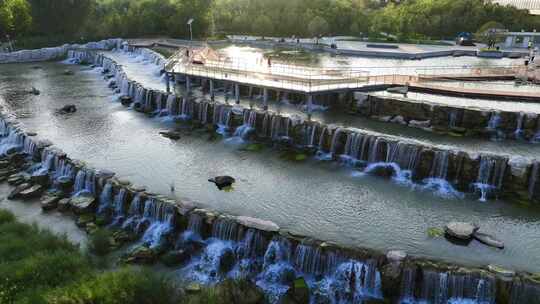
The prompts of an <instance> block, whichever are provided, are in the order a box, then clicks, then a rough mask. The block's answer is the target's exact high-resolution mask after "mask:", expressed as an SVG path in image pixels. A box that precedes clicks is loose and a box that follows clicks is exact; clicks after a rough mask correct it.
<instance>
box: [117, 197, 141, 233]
mask: <svg viewBox="0 0 540 304" xmlns="http://www.w3.org/2000/svg"><path fill="white" fill-rule="evenodd" d="M142 208H143V199H142V195H141V194H140V193H137V194H135V196H134V197H133V199H132V200H131V204H130V205H129V209H128V212H127V215H126V220H125V221H124V222H123V223H122V229H125V230H133V229H134V226H135V225H137V223H138V222H139V220H140V218H141V211H142Z"/></svg>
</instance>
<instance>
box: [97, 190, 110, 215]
mask: <svg viewBox="0 0 540 304" xmlns="http://www.w3.org/2000/svg"><path fill="white" fill-rule="evenodd" d="M112 203H113V186H112V183H106V184H105V186H104V187H103V190H102V191H101V194H100V195H99V206H98V210H97V213H98V214H99V215H104V214H105V213H106V212H107V211H108V210H109V209H110V208H111V205H112Z"/></svg>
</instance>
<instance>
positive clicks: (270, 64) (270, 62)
mask: <svg viewBox="0 0 540 304" xmlns="http://www.w3.org/2000/svg"><path fill="white" fill-rule="evenodd" d="M268 67H269V68H271V67H272V59H271V58H270V57H268Z"/></svg>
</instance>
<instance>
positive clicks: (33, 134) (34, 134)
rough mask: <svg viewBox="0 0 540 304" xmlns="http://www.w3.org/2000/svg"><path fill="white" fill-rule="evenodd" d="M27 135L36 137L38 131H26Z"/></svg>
mask: <svg viewBox="0 0 540 304" xmlns="http://www.w3.org/2000/svg"><path fill="white" fill-rule="evenodd" d="M26 136H29V137H34V136H37V133H36V132H26Z"/></svg>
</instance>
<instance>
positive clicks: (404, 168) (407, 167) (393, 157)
mask: <svg viewBox="0 0 540 304" xmlns="http://www.w3.org/2000/svg"><path fill="white" fill-rule="evenodd" d="M387 147H388V148H387V157H386V162H387V163H395V164H397V165H398V167H399V171H397V172H396V176H395V177H394V179H395V180H396V181H398V182H400V183H404V184H410V183H412V181H411V179H412V176H413V174H414V172H415V170H416V165H417V163H418V155H419V153H420V149H419V148H418V146H416V145H411V144H407V143H404V142H397V143H395V142H392V143H387Z"/></svg>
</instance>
